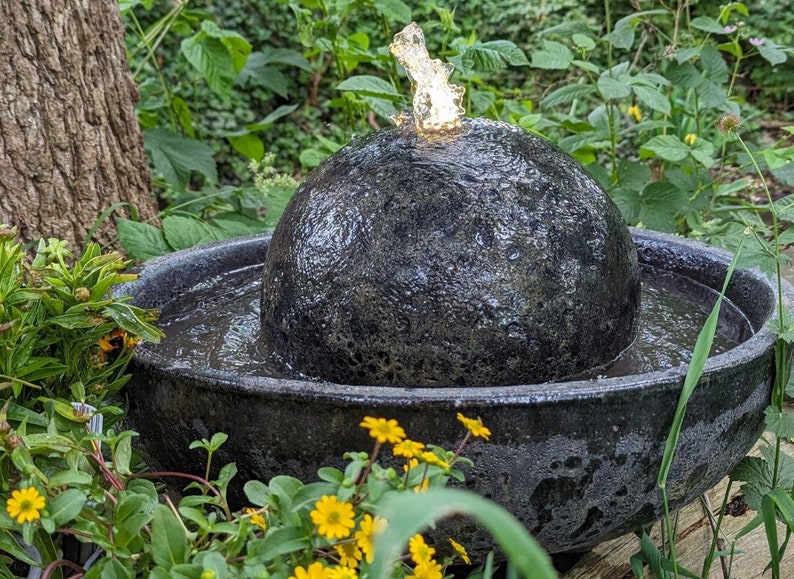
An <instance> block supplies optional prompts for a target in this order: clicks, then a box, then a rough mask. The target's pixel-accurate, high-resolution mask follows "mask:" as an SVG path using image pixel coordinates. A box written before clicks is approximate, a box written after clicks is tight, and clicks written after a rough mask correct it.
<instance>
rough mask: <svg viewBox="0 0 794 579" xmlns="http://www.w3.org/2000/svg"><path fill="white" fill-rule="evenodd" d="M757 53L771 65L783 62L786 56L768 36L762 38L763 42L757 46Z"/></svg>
mask: <svg viewBox="0 0 794 579" xmlns="http://www.w3.org/2000/svg"><path fill="white" fill-rule="evenodd" d="M758 53H759V54H760V55H761V56H762V57H763V58H764V59H765V60H766V61H767V62H768V63H769V64H771V65H772V66H775V65H776V64H783V63H784V62H786V58H787V56H788V55H787V54H786V53H785V52H783V51H782V50H781V49H780V48H779V47H778V45H777V44H775V42H774V41H773V40H770V39H769V38H764V39H763V44H761V45H759V46H758Z"/></svg>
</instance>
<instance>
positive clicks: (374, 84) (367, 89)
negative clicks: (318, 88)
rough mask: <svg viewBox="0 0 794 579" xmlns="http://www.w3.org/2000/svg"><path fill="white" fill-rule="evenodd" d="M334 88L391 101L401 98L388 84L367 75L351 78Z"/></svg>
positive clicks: (378, 78)
mask: <svg viewBox="0 0 794 579" xmlns="http://www.w3.org/2000/svg"><path fill="white" fill-rule="evenodd" d="M336 88H337V89H338V90H349V91H351V92H357V93H363V94H367V95H370V96H376V97H379V98H385V99H391V100H399V99H401V98H402V95H401V94H400V93H399V92H397V90H396V89H395V88H394V87H393V86H392V84H391V83H390V82H388V81H386V80H383V79H382V78H380V77H377V76H372V75H369V74H361V75H357V76H351V77H350V78H347V79H345V80H343V81H342V82H340V83H339V84H338V85H336Z"/></svg>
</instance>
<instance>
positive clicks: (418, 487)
mask: <svg viewBox="0 0 794 579" xmlns="http://www.w3.org/2000/svg"><path fill="white" fill-rule="evenodd" d="M429 486H430V479H428V478H423V479H422V482H420V483H419V484H418V485H416V486H415V487H414V492H415V493H423V492H425V491H426V490H427V487H429Z"/></svg>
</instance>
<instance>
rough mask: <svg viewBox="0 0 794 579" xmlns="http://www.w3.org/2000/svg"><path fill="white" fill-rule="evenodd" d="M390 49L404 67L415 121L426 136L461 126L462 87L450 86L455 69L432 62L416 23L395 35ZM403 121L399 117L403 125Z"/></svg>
mask: <svg viewBox="0 0 794 579" xmlns="http://www.w3.org/2000/svg"><path fill="white" fill-rule="evenodd" d="M389 50H390V51H391V53H392V54H393V55H394V56H395V58H397V61H398V62H399V63H400V64H401V65H403V67H404V68H405V72H406V74H407V75H408V79H409V80H410V81H411V91H412V92H413V94H414V100H413V105H414V110H413V119H414V123H415V124H416V131H417V133H419V134H420V135H422V136H427V135H430V134H433V133H439V132H444V131H451V130H454V129H456V128H457V127H458V126H459V125H460V119H461V117H463V115H464V114H465V112H466V111H464V110H463V105H462V104H461V103H462V101H463V92H464V90H465V89H464V88H463V87H462V86H457V85H454V84H450V83H449V75H450V74H452V70H453V68H454V67H453V66H452V65H451V64H448V63H445V62H442V61H440V60H439V59H431V58H430V54H429V53H428V52H427V48H426V47H425V35H424V33H423V32H422V29H421V28H419V25H418V24H417V23H416V22H411V24H409V25H408V26H406V27H405V28H403V30H402V31H400V32H398V33H397V34H395V35H394V42H392V43H391V45H389ZM402 120H403V119H402V118H398V119H396V122H397V123H398V124H399V123H400V122H401V121H402Z"/></svg>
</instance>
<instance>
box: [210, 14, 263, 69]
mask: <svg viewBox="0 0 794 579" xmlns="http://www.w3.org/2000/svg"><path fill="white" fill-rule="evenodd" d="M201 30H202V31H204V32H205V33H206V34H207V36H209V37H210V38H217V39H218V40H220V41H221V43H222V44H223V45H224V46H225V47H226V50H227V51H228V52H229V56H230V57H231V59H232V62H233V63H234V72H235V74H237V73H239V72H240V71H241V70H242V69H243V67H244V66H245V63H246V61H247V60H248V55H249V54H251V44H250V43H249V42H248V41H247V40H246V39H245V38H244V37H243V36H241V35H240V34H239V33H237V32H235V31H233V30H224V29H222V28H220V27H219V26H218V25H217V24H215V22H213V21H212V20H210V19H208V18H207V19H204V20H202V21H201Z"/></svg>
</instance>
